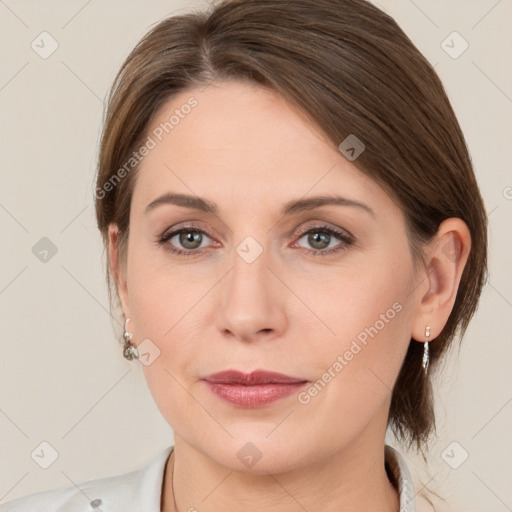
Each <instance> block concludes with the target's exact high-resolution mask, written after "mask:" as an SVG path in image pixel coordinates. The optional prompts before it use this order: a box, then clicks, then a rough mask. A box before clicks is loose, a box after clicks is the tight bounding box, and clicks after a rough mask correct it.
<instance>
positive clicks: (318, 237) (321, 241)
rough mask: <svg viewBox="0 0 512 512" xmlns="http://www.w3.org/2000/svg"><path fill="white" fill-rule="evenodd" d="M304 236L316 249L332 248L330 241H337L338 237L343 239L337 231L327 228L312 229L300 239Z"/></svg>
mask: <svg viewBox="0 0 512 512" xmlns="http://www.w3.org/2000/svg"><path fill="white" fill-rule="evenodd" d="M303 238H307V243H308V244H310V245H311V246H312V247H313V249H315V250H321V249H329V248H331V247H332V246H330V243H331V242H335V240H336V239H338V240H341V241H343V240H342V239H341V235H338V233H336V232H335V231H333V230H331V229H327V228H322V229H318V228H315V229H310V230H309V231H307V232H306V233H305V234H304V235H303V236H302V237H301V238H300V239H299V240H302V239H303ZM335 245H336V244H335Z"/></svg>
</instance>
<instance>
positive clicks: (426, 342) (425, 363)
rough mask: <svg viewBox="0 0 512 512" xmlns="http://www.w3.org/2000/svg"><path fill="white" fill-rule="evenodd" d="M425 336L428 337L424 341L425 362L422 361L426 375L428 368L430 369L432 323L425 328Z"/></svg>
mask: <svg viewBox="0 0 512 512" xmlns="http://www.w3.org/2000/svg"><path fill="white" fill-rule="evenodd" d="M425 338H427V339H426V340H425V343H423V362H422V364H421V366H422V367H423V369H424V370H425V375H426V374H427V369H428V363H429V354H428V341H429V338H430V325H427V327H426V328H425Z"/></svg>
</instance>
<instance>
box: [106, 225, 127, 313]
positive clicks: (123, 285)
mask: <svg viewBox="0 0 512 512" xmlns="http://www.w3.org/2000/svg"><path fill="white" fill-rule="evenodd" d="M108 257H109V262H108V263H109V266H110V272H111V274H112V276H113V277H114V280H115V284H116V288H117V292H118V294H119V298H120V300H121V307H122V308H123V312H124V314H125V317H126V318H129V317H130V307H129V302H128V283H127V281H126V268H125V265H123V264H122V263H123V262H122V261H121V260H120V256H119V228H118V226H117V224H114V223H111V224H109V226H108Z"/></svg>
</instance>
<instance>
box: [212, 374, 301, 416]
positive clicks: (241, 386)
mask: <svg viewBox="0 0 512 512" xmlns="http://www.w3.org/2000/svg"><path fill="white" fill-rule="evenodd" d="M203 380H204V381H205V382H206V384H207V385H208V387H209V388H210V390H211V391H212V392H213V393H215V394H216V395H217V396H219V397H220V398H222V399H224V400H226V401H228V402H230V403H231V404H234V405H237V406H239V407H246V408H256V407H263V406H265V405H269V404H271V403H273V402H275V401H276V400H279V399H280V398H284V397H286V396H289V395H291V394H293V393H295V392H296V391H298V390H299V389H300V388H301V387H302V386H304V385H305V384H306V383H307V382H308V381H307V380H305V379H302V378H296V377H290V376H288V375H284V374H282V373H276V372H268V371H265V370H256V371H254V372H251V373H243V372H239V371H236V370H227V371H223V372H219V373H213V374H211V375H208V376H207V377H205V378H204V379H203Z"/></svg>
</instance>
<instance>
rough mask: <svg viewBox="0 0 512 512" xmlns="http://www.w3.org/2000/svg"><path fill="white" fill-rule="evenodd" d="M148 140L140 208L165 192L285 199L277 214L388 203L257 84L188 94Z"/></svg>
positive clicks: (250, 200)
mask: <svg viewBox="0 0 512 512" xmlns="http://www.w3.org/2000/svg"><path fill="white" fill-rule="evenodd" d="M147 135H148V137H149V138H150V139H151V141H152V143H151V146H152V148H151V149H150V150H149V152H148V154H147V155H146V156H144V157H143V159H142V161H141V163H140V165H139V170H138V172H139V176H138V178H137V185H136V188H135V191H134V197H133V202H134V207H136V208H138V209H143V208H144V207H145V206H146V205H147V204H148V203H149V201H151V200H152V199H154V198H155V197H156V196H157V195H160V194H162V193H163V192H166V191H173V192H180V193H185V194H189V195H190V194H192V195H198V196H201V197H207V198H210V197H211V198H216V202H218V203H219V204H221V205H222V204H233V203H234V202H236V201H237V200H238V201H242V200H243V204H244V205H245V206H246V207H249V206H250V207H252V208H257V207H261V206H262V199H263V200H265V199H268V200H269V201H270V200H271V199H276V200H279V205H276V207H277V206H281V203H282V202H284V201H282V199H283V200H285V199H286V198H289V199H291V198H297V197H303V196H307V195H308V194H325V193H336V194H342V195H344V196H347V197H349V196H354V198H355V197H358V198H363V197H373V198H374V200H380V199H384V200H385V199H386V197H385V196H386V194H385V193H384V191H383V190H382V189H381V188H380V187H379V186H378V185H377V184H376V183H375V182H374V181H373V180H371V179H370V178H369V177H368V176H366V175H365V174H363V173H362V172H361V171H360V170H359V169H357V167H355V165H354V164H352V163H351V162H349V161H348V160H347V159H346V158H345V157H344V156H343V155H342V154H341V153H340V152H339V151H338V149H337V147H336V145H335V144H334V143H333V142H331V141H329V140H328V139H327V137H326V136H325V135H324V134H323V133H321V131H320V130H319V129H318V128H316V127H315V126H313V125H312V124H310V123H308V122H307V121H306V120H305V119H304V118H303V117H302V116H300V115H299V114H298V113H297V112H296V111H295V110H294V109H293V108H292V107H291V106H290V105H289V104H288V103H287V102H286V101H285V99H284V98H283V97H282V96H280V95H279V94H278V93H276V92H274V91H271V90H269V89H266V88H263V87H259V86H257V85H254V84H248V83H245V82H222V83H215V82H214V83H212V84H210V85H209V86H207V87H206V88H205V89H204V90H201V89H189V90H186V91H182V92H180V93H179V94H178V95H176V96H175V97H173V98H171V99H170V100H168V101H167V102H166V103H165V104H164V105H163V106H162V107H161V108H160V109H159V111H158V112H157V113H156V115H155V116H154V118H153V119H152V121H151V123H150V125H149V126H148V129H147ZM148 140H149V139H148ZM217 199H218V201H217ZM266 207H268V204H267V205H266Z"/></svg>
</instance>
